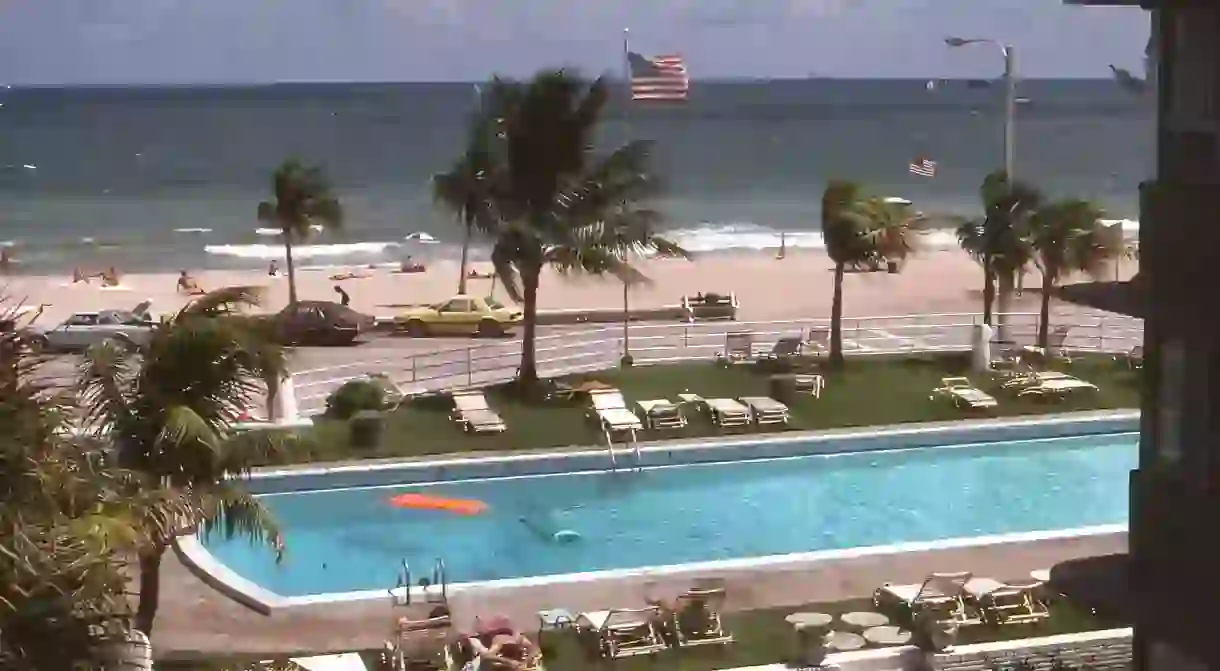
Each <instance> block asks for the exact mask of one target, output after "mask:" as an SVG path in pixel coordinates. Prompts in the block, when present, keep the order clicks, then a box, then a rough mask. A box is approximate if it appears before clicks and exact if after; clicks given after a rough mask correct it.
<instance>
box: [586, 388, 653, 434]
mask: <svg viewBox="0 0 1220 671" xmlns="http://www.w3.org/2000/svg"><path fill="white" fill-rule="evenodd" d="M589 402H590V403H591V404H592V412H593V414H595V415H596V416H597V419H598V423H599V424H600V425H601V427H602V429H603V430H604V431H606V432H607V433H614V432H621V431H638V430H640V429H643V428H644V425H643V424H642V423H640V418H639V417H636V416H635V414H634V413H633V412H631V411H630V410H628V409H627V402H626V401H624V400H623V394H622V392H620V391H619V390H617V389H598V390H594V391H590V392H589Z"/></svg>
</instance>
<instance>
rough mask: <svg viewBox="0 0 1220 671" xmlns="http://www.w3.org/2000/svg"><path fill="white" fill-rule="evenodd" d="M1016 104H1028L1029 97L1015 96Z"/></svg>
mask: <svg viewBox="0 0 1220 671" xmlns="http://www.w3.org/2000/svg"><path fill="white" fill-rule="evenodd" d="M1015 102H1016V103H1017V104H1018V105H1028V104H1029V98H1017V99H1016V101H1015Z"/></svg>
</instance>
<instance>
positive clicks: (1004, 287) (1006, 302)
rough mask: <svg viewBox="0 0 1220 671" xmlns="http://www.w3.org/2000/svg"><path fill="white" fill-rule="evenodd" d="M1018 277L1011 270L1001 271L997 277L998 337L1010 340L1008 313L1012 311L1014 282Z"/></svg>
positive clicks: (1004, 340) (1001, 339) (1002, 339)
mask: <svg viewBox="0 0 1220 671" xmlns="http://www.w3.org/2000/svg"><path fill="white" fill-rule="evenodd" d="M1015 279H1016V278H1015V277H1014V275H1013V273H1011V272H1001V273H1000V274H999V277H998V278H996V294H997V295H996V311H997V312H998V313H999V314H997V315H996V339H997V340H1000V341H1002V342H1009V338H1008V313H1009V312H1011V311H1012V293H1013V282H1014V280H1015Z"/></svg>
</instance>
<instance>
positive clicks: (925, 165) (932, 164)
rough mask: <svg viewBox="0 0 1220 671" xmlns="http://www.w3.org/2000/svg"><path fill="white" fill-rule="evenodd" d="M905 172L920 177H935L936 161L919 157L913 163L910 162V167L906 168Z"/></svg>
mask: <svg viewBox="0 0 1220 671" xmlns="http://www.w3.org/2000/svg"><path fill="white" fill-rule="evenodd" d="M907 170H909V171H910V173H911V174H912V175H919V176H920V177H935V176H936V161H933V160H931V159H927V158H924V157H922V156H921V157H919V158H917V159H915V160H914V161H911V165H909V166H907Z"/></svg>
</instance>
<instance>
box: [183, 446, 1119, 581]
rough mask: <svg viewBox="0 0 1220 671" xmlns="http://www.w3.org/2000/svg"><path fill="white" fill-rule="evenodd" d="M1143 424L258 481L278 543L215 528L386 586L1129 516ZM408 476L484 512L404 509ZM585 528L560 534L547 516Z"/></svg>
mask: <svg viewBox="0 0 1220 671" xmlns="http://www.w3.org/2000/svg"><path fill="white" fill-rule="evenodd" d="M1137 441H1138V435H1137V434H1135V433H1104V434H1094V435H1083V436H1069V437H1056V438H1046V439H1033V440H1013V441H1005V442H985V443H978V442H976V443H969V444H960V445H954V446H952V447H931V448H917V449H903V450H892V451H872V452H853V453H843V454H811V455H803V456H793V457H786V458H777V459H759V460H754V461H727V462H719V463H698V464H677V465H670V466H662V467H655V468H647V469H644V470H642V471H620V472H617V473H607V472H583V473H552V474H542V475H527V476H513V477H492V478H479V479H466V480H453V481H449V482H438V483H433V484H421V485H412V486H401V485H385V486H371V487H344V488H333V489H317V490H311V491H292V492H285V493H272V494H266V495H264V499H263V500H264V501H265V503H266V504H267V505H268V506H269V507H270V508H271V509H272V511H273V512H274V514H275V515H276V516H277V518H278V519H279V521H280V523H281V524H282V526H283V528H284V529H285V533H286V541H287V545H288V552H287V555H286V556H285V558H284V561H283V562H282V563H281V564H278V565H277V564H276V563H275V562H274V561H273V557H272V556H271V554H270V552H269V551H267V550H266V549H265V548H262V547H259V546H252V545H250V543H249V542H248V541H246V540H243V539H237V540H233V541H223V540H217V539H209V540H208V542H207V543H206V545H207V548H208V549H209V550H210V551H211V553H212V554H213V555H214V556H215V558H216V559H218V560H219V561H221V562H222V563H224V564H225V565H227V566H228V568H230V569H231V570H233V571H234V572H236V573H237V574H238V575H240V576H241V577H243V578H245V579H247V580H250V581H252V582H254V583H256V584H258V585H259V586H261V587H263V588H265V589H267V590H271V591H272V592H275V593H277V594H279V595H283V596H288V597H294V596H306V595H313V594H322V593H331V592H351V591H364V590H384V589H386V588H388V587H392V586H393V585H394V583H395V580H396V577H397V575H398V569H399V567H400V565H401V562H402V561H403V560H406V561H407V562H409V563H410V564H411V565H412V566H415V567H426V566H431V564H432V563H433V562H434V561H435V559H436V558H438V557H443V558H444V560H445V562H446V565H447V567H448V575H449V579H450V581H453V582H478V581H486V580H495V579H501V578H518V577H527V576H546V575H555V574H569V573H578V572H586V571H597V570H604V569H619V568H634V567H643V566H658V565H671V564H682V563H687V562H700V561H710V560H718V559H729V558H743V557H757V556H764V555H776V554H787V553H796V552H811V551H817V550H833V549H843V548H853V547H861V546H875V545H889V544H895V543H903V542H914V541H930V540H937V539H947V538H963V537H973V536H981V535H996V534H1005V533H1016V532H1029V531H1042V530H1055V529H1068V528H1076V527H1085V526H1095V525H1103V524H1116V523H1123V522H1125V521H1126V519H1127V500H1128V499H1127V486H1128V485H1127V482H1128V473H1129V471H1130V470H1131V469H1132V468H1134V467H1135V466H1136V463H1137ZM406 491H411V492H427V493H432V494H436V495H441V496H446V497H454V498H469V499H478V500H480V501H483V502H486V503H487V504H488V506H489V510H488V511H487V512H486V513H484V514H482V515H477V516H470V517H465V516H459V515H453V514H450V513H444V512H438V511H423V510H402V509H396V508H394V507H392V506H390V505H389V504H388V499H389V498H390V497H391V496H393V495H395V494H399V493H403V492H406ZM558 530H570V531H574V532H576V533H577V534H579V538H578V539H576V540H574V541H572V542H566V543H560V542H556V541H555V540H554V538H553V537H552V535H551V534H552V533H553V532H554V531H558Z"/></svg>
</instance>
